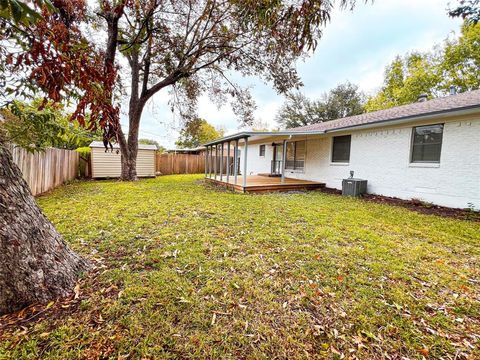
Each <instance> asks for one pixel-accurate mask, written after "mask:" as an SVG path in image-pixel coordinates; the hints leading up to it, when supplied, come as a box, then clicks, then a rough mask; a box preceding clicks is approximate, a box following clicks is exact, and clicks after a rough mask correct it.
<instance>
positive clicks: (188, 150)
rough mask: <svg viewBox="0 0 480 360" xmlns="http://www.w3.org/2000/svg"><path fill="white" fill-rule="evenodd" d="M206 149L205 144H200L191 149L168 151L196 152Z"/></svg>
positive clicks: (171, 150)
mask: <svg viewBox="0 0 480 360" xmlns="http://www.w3.org/2000/svg"><path fill="white" fill-rule="evenodd" d="M203 150H205V146H198V147H196V148H190V149H169V150H167V152H195V151H203Z"/></svg>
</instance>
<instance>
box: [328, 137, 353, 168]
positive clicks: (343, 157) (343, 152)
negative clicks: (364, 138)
mask: <svg viewBox="0 0 480 360" xmlns="http://www.w3.org/2000/svg"><path fill="white" fill-rule="evenodd" d="M351 142H352V136H351V135H345V136H335V137H334V138H333V146H332V162H342V163H348V162H349V161H350V144H351Z"/></svg>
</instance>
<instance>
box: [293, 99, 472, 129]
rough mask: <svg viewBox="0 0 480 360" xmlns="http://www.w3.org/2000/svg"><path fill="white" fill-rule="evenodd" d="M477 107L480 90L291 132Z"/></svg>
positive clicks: (349, 117)
mask: <svg viewBox="0 0 480 360" xmlns="http://www.w3.org/2000/svg"><path fill="white" fill-rule="evenodd" d="M472 107H479V110H480V90H474V91H468V92H464V93H460V94H457V95H450V96H445V97H441V98H436V99H432V100H428V101H423V102H415V103H413V104H408V105H402V106H396V107H393V108H390V109H386V110H379V111H374V112H370V113H365V114H361V115H355V116H348V117H345V118H341V119H337V120H332V121H326V122H323V123H318V124H312V125H307V126H302V127H297V128H293V129H288V130H291V131H328V130H334V129H341V128H346V127H351V126H359V125H365V124H374V123H376V122H384V121H388V120H398V119H404V118H409V117H412V118H413V117H418V116H425V115H433V114H436V113H443V112H448V111H454V110H460V109H463V108H472Z"/></svg>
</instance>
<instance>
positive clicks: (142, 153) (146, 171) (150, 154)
mask: <svg viewBox="0 0 480 360" xmlns="http://www.w3.org/2000/svg"><path fill="white" fill-rule="evenodd" d="M90 148H91V149H92V153H91V155H90V161H91V164H92V177H93V178H118V177H120V173H121V168H122V166H121V162H120V157H121V155H120V147H119V146H118V144H115V145H113V152H112V151H111V150H110V147H109V148H108V151H107V152H105V146H103V142H101V141H94V142H92V143H91V144H90ZM156 150H157V147H156V146H155V145H142V144H139V145H138V155H137V176H138V177H150V176H155V151H156Z"/></svg>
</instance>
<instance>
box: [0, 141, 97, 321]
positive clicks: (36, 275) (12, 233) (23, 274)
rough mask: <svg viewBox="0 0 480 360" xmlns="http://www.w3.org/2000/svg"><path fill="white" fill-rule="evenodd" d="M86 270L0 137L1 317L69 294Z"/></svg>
mask: <svg viewBox="0 0 480 360" xmlns="http://www.w3.org/2000/svg"><path fill="white" fill-rule="evenodd" d="M87 268H88V263H87V262H86V261H84V260H83V259H82V258H81V257H80V256H79V255H77V254H76V253H75V252H73V251H72V250H71V249H70V248H69V247H68V246H67V244H66V243H65V241H64V240H63V238H62V236H61V235H60V234H59V233H58V232H57V231H56V230H55V228H54V227H53V225H52V224H51V223H50V221H48V219H47V218H46V217H45V215H44V214H43V213H42V211H41V210H40V209H39V207H38V206H37V204H36V202H35V199H34V197H33V196H32V194H31V192H30V189H29V187H28V185H27V183H26V182H25V180H24V179H23V178H22V174H21V172H20V169H19V168H18V167H17V165H16V164H15V163H14V162H13V160H12V156H11V154H10V151H9V150H8V148H7V146H6V144H5V143H4V142H3V140H1V139H0V315H1V314H4V313H9V312H13V311H15V310H18V309H21V308H23V307H26V306H28V305H30V304H33V303H43V302H47V301H49V300H52V299H55V298H60V297H65V296H68V295H69V294H71V292H72V290H73V288H74V286H75V283H76V281H77V278H78V275H79V273H80V272H82V271H85V270H86V269H87Z"/></svg>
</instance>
